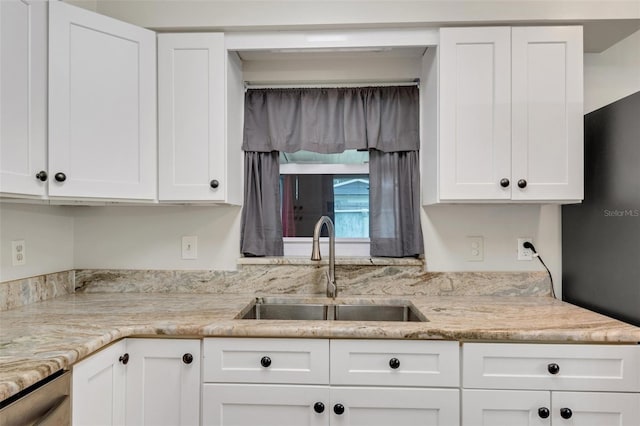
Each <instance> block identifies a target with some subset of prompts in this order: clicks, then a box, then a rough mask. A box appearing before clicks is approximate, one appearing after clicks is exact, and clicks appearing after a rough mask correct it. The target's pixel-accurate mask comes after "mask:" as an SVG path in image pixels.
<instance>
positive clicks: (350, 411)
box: [330, 387, 460, 426]
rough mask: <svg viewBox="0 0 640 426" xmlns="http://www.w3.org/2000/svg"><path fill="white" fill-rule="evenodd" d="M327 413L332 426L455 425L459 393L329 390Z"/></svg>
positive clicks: (345, 388) (392, 389)
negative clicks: (329, 415) (329, 414)
mask: <svg viewBox="0 0 640 426" xmlns="http://www.w3.org/2000/svg"><path fill="white" fill-rule="evenodd" d="M340 407H342V410H340V409H339V408H340ZM330 411H331V425H332V426H341V425H342V426H343V425H349V426H356V425H357V426H388V425H402V426H411V425H416V426H417V425H420V426H435V425H438V426H444V425H451V426H453V425H456V426H457V425H459V424H460V393H459V391H458V390H457V389H417V388H416V389H408V388H373V387H357V388H356V387H332V388H331V407H330ZM339 413H341V414H339Z"/></svg>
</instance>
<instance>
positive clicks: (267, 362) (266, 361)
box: [260, 356, 271, 368]
mask: <svg viewBox="0 0 640 426" xmlns="http://www.w3.org/2000/svg"><path fill="white" fill-rule="evenodd" d="M260 365H261V366H263V367H264V368H267V367H268V366H270V365H271V358H269V357H268V356H263V357H262V359H261V360H260Z"/></svg>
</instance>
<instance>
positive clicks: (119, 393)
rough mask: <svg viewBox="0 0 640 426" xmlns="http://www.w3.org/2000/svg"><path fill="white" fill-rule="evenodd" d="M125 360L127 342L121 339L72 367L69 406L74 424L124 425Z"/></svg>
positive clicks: (86, 425)
mask: <svg viewBox="0 0 640 426" xmlns="http://www.w3.org/2000/svg"><path fill="white" fill-rule="evenodd" d="M125 356H127V358H125ZM125 359H126V360H127V361H128V355H127V346H126V341H124V340H121V341H119V342H117V343H114V344H113V345H111V346H109V347H107V348H105V349H103V350H101V351H100V352H98V353H96V354H94V355H91V356H90V357H88V358H85V359H83V360H82V361H80V362H79V363H77V364H74V366H73V377H72V379H73V380H72V405H71V412H72V414H71V417H72V422H73V425H75V426H91V425H96V426H98V425H99V426H106V425H123V424H125V421H124V410H125V399H126V395H125V386H126V383H125V381H126V375H127V367H126V364H125V363H124V361H125Z"/></svg>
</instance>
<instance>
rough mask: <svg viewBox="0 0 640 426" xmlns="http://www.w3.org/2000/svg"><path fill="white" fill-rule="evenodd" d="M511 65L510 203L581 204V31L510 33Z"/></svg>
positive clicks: (533, 29) (527, 29)
mask: <svg viewBox="0 0 640 426" xmlns="http://www.w3.org/2000/svg"><path fill="white" fill-rule="evenodd" d="M511 59H512V68H511V70H512V77H511V78H512V93H511V129H512V130H511V141H512V145H511V146H512V150H513V151H512V157H513V159H512V165H513V168H512V173H511V176H512V178H513V182H512V184H513V185H512V186H511V188H512V190H511V198H512V199H514V200H543V201H544V200H581V199H582V198H584V195H583V188H584V186H583V167H584V166H583V151H584V149H583V141H584V135H583V132H584V125H583V117H584V110H583V84H582V80H583V65H582V27H548V28H547V27H520V28H513V29H512V30H511ZM523 185H525V186H524V187H523Z"/></svg>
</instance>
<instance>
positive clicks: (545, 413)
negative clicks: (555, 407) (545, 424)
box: [538, 407, 550, 419]
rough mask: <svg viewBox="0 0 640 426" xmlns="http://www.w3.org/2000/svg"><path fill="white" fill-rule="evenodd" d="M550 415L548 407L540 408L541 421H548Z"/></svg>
mask: <svg viewBox="0 0 640 426" xmlns="http://www.w3.org/2000/svg"><path fill="white" fill-rule="evenodd" d="M549 414H550V413H549V409H548V408H547V407H540V408H538V416H539V417H540V418H541V419H546V418H547V417H549Z"/></svg>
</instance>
